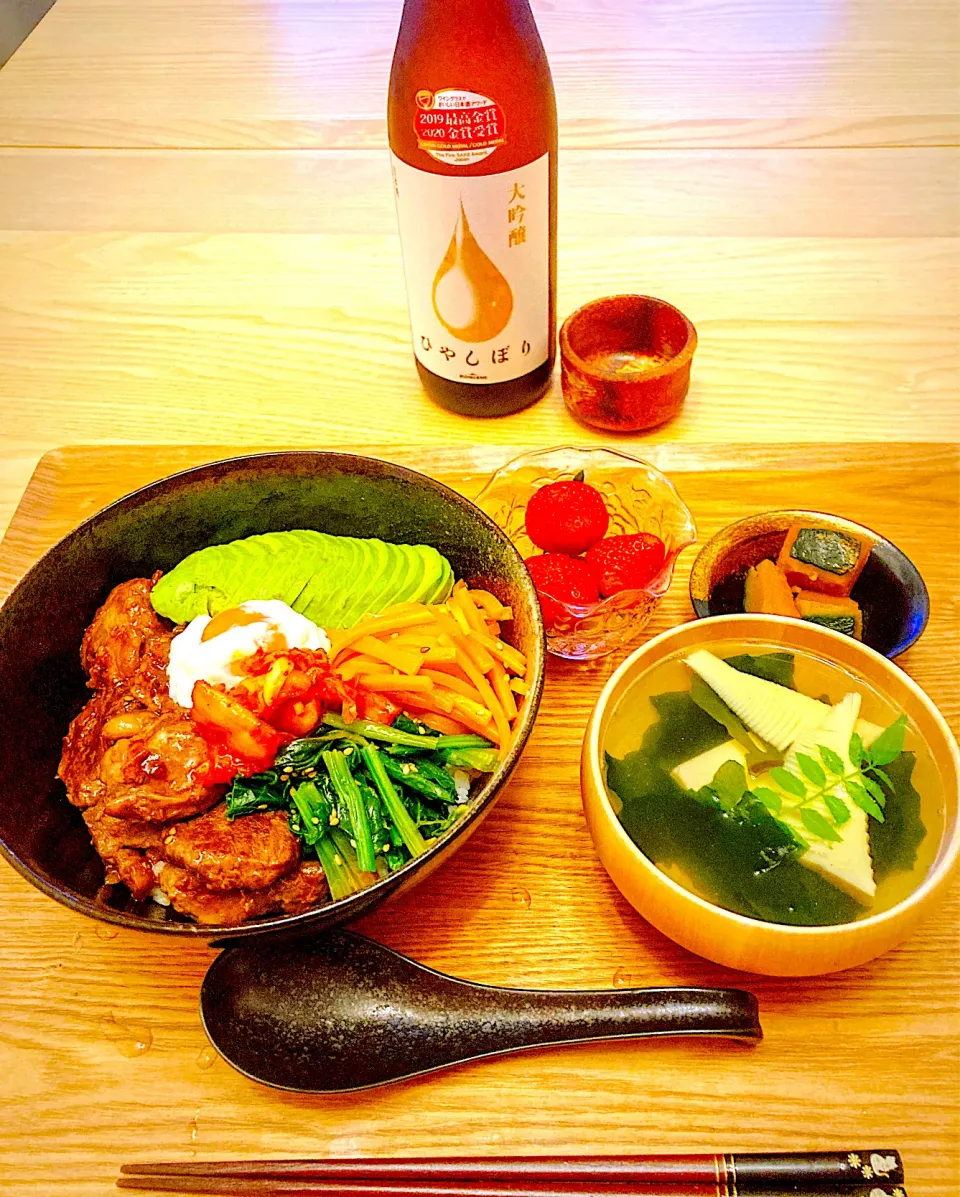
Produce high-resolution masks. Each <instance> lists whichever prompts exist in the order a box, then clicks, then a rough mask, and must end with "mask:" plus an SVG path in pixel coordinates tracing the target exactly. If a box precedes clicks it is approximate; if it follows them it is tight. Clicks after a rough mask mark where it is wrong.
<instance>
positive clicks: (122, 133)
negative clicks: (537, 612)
mask: <svg viewBox="0 0 960 1197" xmlns="http://www.w3.org/2000/svg"><path fill="white" fill-rule="evenodd" d="M400 7H401V0H350V3H349V4H348V3H344V2H342V0H341V2H338V0H199V2H195V3H190V4H181V3H178V2H177V0H138V2H137V3H135V4H131V3H129V0H58V3H57V4H56V5H55V6H54V8H53V9H52V10H51V11H50V12H49V13H48V14H47V16H46V17H45V18H44V19H43V21H42V22H41V23H40V25H39V26H38V27H37V29H36V30H35V31H34V32H33V33H32V34H31V36H30V37H29V38H28V39H27V40H26V42H25V43H24V44H23V45H22V46H21V47H20V49H19V50H18V51H17V52H16V53H15V54H14V56H13V57H12V59H11V60H10V61H9V63H7V65H6V66H5V67H4V68H3V70H2V71H0V280H2V282H0V408H2V413H3V436H2V441H0V467H2V469H0V528H2V527H3V526H5V523H6V521H7V519H8V518H9V516H10V513H11V512H12V510H13V505H14V502H15V500H16V497H17V496H18V495H19V493H20V492H21V491H22V489H23V487H24V486H25V485H26V482H27V479H28V477H29V474H30V471H31V470H32V468H33V466H34V464H35V463H36V460H37V458H38V457H39V456H40V454H41V453H43V452H45V451H46V450H48V449H51V448H53V447H55V446H57V445H59V444H63V443H65V442H73V443H76V442H90V441H102V442H108V441H112V442H118V441H119V442H134V443H136V442H143V441H151V440H163V441H175V442H180V443H185V444H189V443H191V442H196V441H198V440H201V441H204V442H206V443H220V444H223V445H228V444H230V443H231V442H233V443H236V442H237V441H248V442H249V441H255V442H257V443H272V444H287V445H296V444H301V445H303V444H311V443H314V442H315V441H316V439H317V438H318V436H319V437H321V438H324V437H330V438H332V439H333V440H335V441H336V442H337V443H339V444H353V443H362V442H364V441H369V440H371V438H381V439H386V440H397V439H400V438H409V437H410V435H411V430H415V433H416V439H417V440H422V441H428V442H431V443H435V444H461V445H464V446H468V445H471V444H474V443H476V442H477V441H478V440H485V441H489V442H493V443H498V442H499V443H503V444H510V443H512V442H515V441H518V440H522V441H525V442H531V441H539V442H540V443H543V444H550V443H556V442H557V441H560V440H566V439H569V438H572V437H576V438H577V439H579V440H581V441H589V440H595V439H597V437H596V434H595V433H593V432H591V431H590V430H584V429H581V428H579V427H578V426H577V425H575V424H574V422H573V420H572V418H571V417H570V416H568V415H567V413H566V411H565V409H564V407H563V403H562V398H561V395H560V388H559V382H558V381H555V382H554V386H553V389H552V391H551V392H550V394H549V395H548V396H547V397H546V398H545V399H543V400H542V401H541V402H540V403H539V404H538V405H537V406H536V407H534V408H533V409H531V410H530V411H528V412H525V413H521V414H520V415H517V416H512V417H508V418H506V419H504V420H500V421H494V422H489V423H486V424H478V423H477V422H475V421H474V422H471V421H468V420H464V419H461V418H459V417H455V416H451V415H449V414H447V413H445V412H443V411H440V410H438V409H437V408H435V407H434V406H433V405H431V404H430V403H429V401H428V400H427V399H426V398H425V397H424V395H423V392H422V391H421V389H420V386H419V382H418V380H417V375H416V372H415V369H414V364H413V356H412V353H411V349H410V342H409V328H408V323H407V314H406V303H405V297H404V292H403V282H402V272H401V266H400V255H399V246H398V242H397V237H396V232H395V222H394V213H393V203H392V200H391V197H390V187H389V182H388V174H387V164H386V157H385V146H386V129H385V120H384V110H385V92H386V82H387V76H388V71H389V60H390V53H391V48H392V45H393V39H394V35H395V31H396V26H397V23H398V20H399V13H400ZM534 9H535V11H536V15H537V19H538V21H539V24H540V27H541V30H542V34H543V38H544V41H545V44H546V46H547V50H548V53H549V56H550V59H551V63H552V67H553V73H554V77H555V81H556V87H557V96H558V103H559V111H560V139H561V148H562V154H561V161H560V236H559V253H560V283H559V295H558V311H559V313H560V315H561V317H562V316H565V315H567V314H568V313H569V312H571V311H572V310H574V309H575V308H576V307H577V306H579V305H580V304H581V303H583V302H585V301H586V300H588V299H592V298H594V297H596V296H598V295H602V294H610V293H615V292H620V291H629V292H644V293H648V294H654V295H659V296H662V297H664V298H665V299H668V300H670V301H672V302H673V303H675V304H677V305H678V306H679V307H680V308H681V309H682V310H684V311H685V312H686V313H687V314H688V315H689V316H690V318H691V319H692V320H693V322H694V323H695V325H696V326H697V328H698V331H699V334H700V343H699V349H698V351H697V356H696V359H695V361H694V367H693V382H692V388H691V393H690V397H689V400H688V402H687V405H686V407H685V409H684V411H683V413H682V414H681V416H680V418H679V419H678V420H676V421H675V422H674V423H673V424H671V425H669V426H667V427H666V428H663V429H660V430H657V431H655V432H653V433H650V434H648V435H646V436H645V437H643V438H642V439H641V441H640V443H642V444H644V445H650V444H659V443H662V442H672V441H690V442H696V441H701V442H707V441H718V440H738V439H739V440H742V439H748V440H753V441H768V442H771V443H776V442H777V441H779V440H781V439H783V438H784V437H787V438H790V439H792V440H794V441H809V442H823V441H844V440H860V441H863V440H870V441H876V442H878V443H884V442H888V441H890V440H892V439H912V440H928V441H941V442H949V441H955V440H958V439H960V401H958V368H957V366H958V356H960V354H958V348H960V346H958V333H957V328H958V318H960V312H958V296H960V269H958V262H957V253H956V245H957V224H958V219H960V206H958V198H957V189H956V179H957V154H956V146H957V141H958V130H960V117H958V115H957V112H958V103H957V100H958V93H960V80H958V73H957V67H956V63H957V53H958V49H960V27H958V23H957V20H956V10H955V5H954V3H953V0H813V2H812V3H807V4H797V3H796V2H795V0H769V2H766V0H663V2H662V3H656V4H653V3H639V2H638V0H637V2H635V0H534Z"/></svg>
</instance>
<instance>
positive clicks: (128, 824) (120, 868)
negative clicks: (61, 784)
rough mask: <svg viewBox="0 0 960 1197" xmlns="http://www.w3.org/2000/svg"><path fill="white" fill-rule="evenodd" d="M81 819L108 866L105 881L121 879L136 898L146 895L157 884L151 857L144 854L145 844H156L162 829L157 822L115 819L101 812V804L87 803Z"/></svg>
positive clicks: (151, 845)
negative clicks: (88, 804) (149, 858)
mask: <svg viewBox="0 0 960 1197" xmlns="http://www.w3.org/2000/svg"><path fill="white" fill-rule="evenodd" d="M83 820H84V822H85V823H86V825H87V827H88V828H89V830H90V838H91V839H92V840H93V846H94V847H95V848H96V850H97V851H98V852H99V853H100V855H101V856H102V857H103V862H104V864H105V865H106V866H107V871H106V877H105V882H106V884H107V885H114V884H116V882H117V881H122V882H123V883H124V885H126V886H127V888H128V889H129V890H130V892H131V893H132V894H133V896H134V897H135V898H138V899H139V898H145V897H146V896H147V895H148V894H149V893H150V891H151V890H152V889H153V888H154V887H155V885H156V879H155V878H154V875H153V868H152V860H148V859H147V857H146V856H145V855H144V853H145V851H146V850H147V849H148V848H154V849H156V848H159V847H160V843H161V837H162V835H163V832H164V828H163V825H162V824H160V823H144V822H142V821H141V820H139V819H115V818H113V816H112V815H107V814H104V812H103V807H102V806H100V805H99V804H98V805H97V806H91V807H88V809H87V810H85V811H84V812H83Z"/></svg>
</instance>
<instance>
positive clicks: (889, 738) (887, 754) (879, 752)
mask: <svg viewBox="0 0 960 1197" xmlns="http://www.w3.org/2000/svg"><path fill="white" fill-rule="evenodd" d="M906 734H907V717H906V715H901V716H900V718H899V719H897V720H896V722H895V723H891V724H890V726H889V727H888V728H887V729H886V731H882V732H881V733H880V735H879V736H877V738H876V739H875V740H874V742H873V743H872V744H871V745H870V748H869V751H868V753H867V756H868V758H869V761H870V764H872V765H889V764H890V762H891V761H895V760H896V759H897V757H898V756H899V755H900V753H901V752H903V740H904V736H905V735H906Z"/></svg>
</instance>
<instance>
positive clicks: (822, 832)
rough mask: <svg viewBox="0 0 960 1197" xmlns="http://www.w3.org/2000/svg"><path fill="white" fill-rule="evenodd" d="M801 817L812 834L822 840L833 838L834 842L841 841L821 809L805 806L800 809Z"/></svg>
mask: <svg viewBox="0 0 960 1197" xmlns="http://www.w3.org/2000/svg"><path fill="white" fill-rule="evenodd" d="M800 818H801V819H802V820H803V825H804V827H806V829H807V831H809V832H810V834H811V835H815V836H817V837H818V838H819V839H821V840H832V841H833V842H834V843H839V842H840V836H838V835H837V833H836V830H835V829H834V828H833V827H832V826H831V824H829V823H828V822H827V820H826V819H825V818H824V817H823V815H821V814H820V813H819V811H815V810H810V808H809V807H807V806H805V807H804V808H803V809H802V810H801V811H800Z"/></svg>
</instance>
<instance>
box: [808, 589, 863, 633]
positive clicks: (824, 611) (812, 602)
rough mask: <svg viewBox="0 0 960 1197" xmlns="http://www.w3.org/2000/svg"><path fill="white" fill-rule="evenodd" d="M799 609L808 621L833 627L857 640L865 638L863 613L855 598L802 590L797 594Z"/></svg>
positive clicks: (836, 630)
mask: <svg viewBox="0 0 960 1197" xmlns="http://www.w3.org/2000/svg"><path fill="white" fill-rule="evenodd" d="M797 610H798V611H799V613H800V618H801V619H805V620H807V622H808V623H818V624H820V625H821V626H823V627H825V628H833V630H834V631H835V632H843V633H844V634H845V635H847V636H852V637H853V638H854V639H855V640H862V639H863V613H862V612H861V610H860V606H859V604H858V603H857V602H856V601H855V600H854V599H851V598H838V597H835V596H833V595H828V594H817V593H816V591H813V590H801V591H800V592H799V593H798V594H797Z"/></svg>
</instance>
